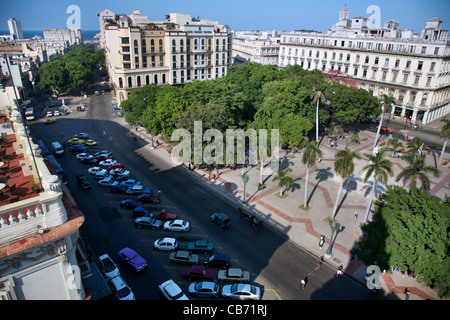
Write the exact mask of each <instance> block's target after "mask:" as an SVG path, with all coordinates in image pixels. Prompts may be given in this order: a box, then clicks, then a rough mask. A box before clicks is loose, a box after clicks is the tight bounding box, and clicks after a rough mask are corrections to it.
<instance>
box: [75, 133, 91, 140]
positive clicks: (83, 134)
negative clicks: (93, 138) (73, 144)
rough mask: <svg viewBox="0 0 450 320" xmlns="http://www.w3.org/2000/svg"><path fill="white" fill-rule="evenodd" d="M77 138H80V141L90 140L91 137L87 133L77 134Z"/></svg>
mask: <svg viewBox="0 0 450 320" xmlns="http://www.w3.org/2000/svg"><path fill="white" fill-rule="evenodd" d="M74 137H75V138H80V139H87V138H89V135H88V134H87V133H86V132H80V133H77V134H76V135H74Z"/></svg>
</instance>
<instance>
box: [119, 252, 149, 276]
mask: <svg viewBox="0 0 450 320" xmlns="http://www.w3.org/2000/svg"><path fill="white" fill-rule="evenodd" d="M117 255H118V256H119V258H120V259H121V260H122V261H124V262H125V263H127V264H128V265H129V266H130V267H132V268H133V269H134V271H136V272H139V271H141V270H142V269H144V268H145V267H146V266H147V261H146V260H145V259H144V258H142V257H141V256H140V255H139V254H138V253H137V252H136V251H134V250H133V249H130V248H128V247H126V248H123V249H122V250H120V251H119V252H118V253H117Z"/></svg>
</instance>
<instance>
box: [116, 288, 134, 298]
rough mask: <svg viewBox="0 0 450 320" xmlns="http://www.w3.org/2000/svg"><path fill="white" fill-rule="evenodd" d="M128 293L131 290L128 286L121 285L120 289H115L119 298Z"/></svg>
mask: <svg viewBox="0 0 450 320" xmlns="http://www.w3.org/2000/svg"><path fill="white" fill-rule="evenodd" d="M130 293H131V290H130V288H128V287H123V288H122V289H120V290H119V291H117V294H118V295H119V298H124V297H126V296H128V295H129V294H130Z"/></svg>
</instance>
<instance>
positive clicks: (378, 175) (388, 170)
mask: <svg viewBox="0 0 450 320" xmlns="http://www.w3.org/2000/svg"><path fill="white" fill-rule="evenodd" d="M387 150H388V148H383V149H381V150H380V151H379V152H378V153H376V154H364V155H365V156H366V157H368V158H369V161H370V163H369V164H368V165H367V166H365V167H364V168H363V170H364V171H366V170H367V171H366V175H365V177H364V182H367V180H369V178H371V177H373V185H372V190H371V192H370V197H369V203H368V204H367V208H366V212H365V215H364V222H366V221H367V218H368V217H369V212H370V207H371V206H372V201H373V196H374V195H375V189H376V187H377V182H378V181H380V182H381V183H382V184H386V183H387V180H388V177H392V176H393V175H394V172H393V170H392V162H391V161H390V160H388V159H385V156H386V152H387Z"/></svg>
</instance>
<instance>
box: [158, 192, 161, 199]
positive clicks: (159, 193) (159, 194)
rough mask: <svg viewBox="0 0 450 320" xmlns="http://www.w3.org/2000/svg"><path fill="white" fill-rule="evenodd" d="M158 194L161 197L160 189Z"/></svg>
mask: <svg viewBox="0 0 450 320" xmlns="http://www.w3.org/2000/svg"><path fill="white" fill-rule="evenodd" d="M158 196H159V198H161V190H158Z"/></svg>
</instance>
